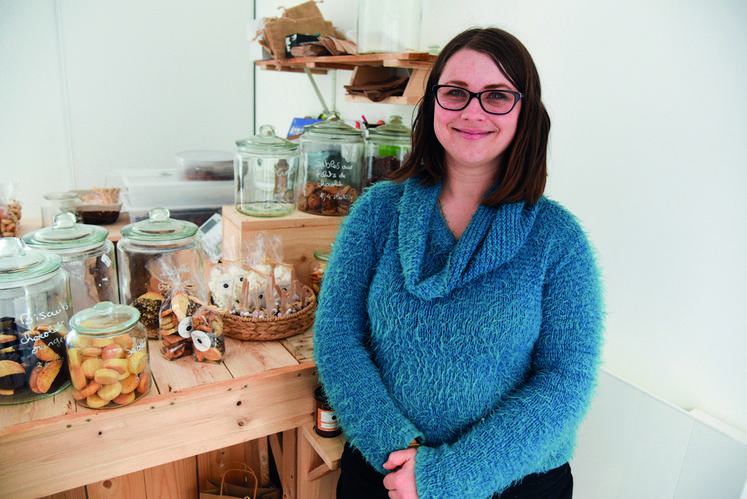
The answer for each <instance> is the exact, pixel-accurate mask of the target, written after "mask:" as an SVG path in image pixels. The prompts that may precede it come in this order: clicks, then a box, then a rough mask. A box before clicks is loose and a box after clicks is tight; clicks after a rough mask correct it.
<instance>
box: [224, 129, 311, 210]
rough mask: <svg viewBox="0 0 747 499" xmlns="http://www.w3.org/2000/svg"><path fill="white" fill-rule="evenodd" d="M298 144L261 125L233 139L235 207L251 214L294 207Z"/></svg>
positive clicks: (292, 208)
mask: <svg viewBox="0 0 747 499" xmlns="http://www.w3.org/2000/svg"><path fill="white" fill-rule="evenodd" d="M298 163H299V153H298V144H296V143H294V142H291V141H289V140H286V139H283V138H281V137H278V136H277V135H276V134H275V128H273V127H272V126H270V125H262V126H261V127H260V128H259V134H257V135H256V136H255V137H250V138H247V139H243V140H237V141H236V156H235V168H236V170H235V178H236V209H237V210H239V211H240V212H241V213H244V214H246V215H251V216H255V217H279V216H283V215H288V214H289V213H291V212H293V210H294V209H295V207H296V196H297V193H298V191H297V189H296V177H297V176H298Z"/></svg>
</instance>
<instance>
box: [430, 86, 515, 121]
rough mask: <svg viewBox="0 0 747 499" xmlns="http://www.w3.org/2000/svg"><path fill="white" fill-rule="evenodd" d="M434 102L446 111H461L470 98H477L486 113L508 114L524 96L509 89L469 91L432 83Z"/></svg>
mask: <svg viewBox="0 0 747 499" xmlns="http://www.w3.org/2000/svg"><path fill="white" fill-rule="evenodd" d="M433 93H434V94H435V95H436V102H438V105H439V106H441V107H442V108H444V109H446V110H447V111H461V110H462V109H464V108H465V107H467V106H468V105H469V103H470V102H471V101H472V99H475V98H476V99H477V100H478V102H479V103H480V106H481V107H482V109H483V111H485V112H486V113H488V114H498V115H500V114H508V113H510V112H511V111H513V109H514V107H516V103H517V102H519V99H521V98H522V97H524V95H523V94H521V93H519V92H513V91H511V90H483V91H482V92H470V91H469V90H467V89H466V88H462V87H455V86H454V85H433Z"/></svg>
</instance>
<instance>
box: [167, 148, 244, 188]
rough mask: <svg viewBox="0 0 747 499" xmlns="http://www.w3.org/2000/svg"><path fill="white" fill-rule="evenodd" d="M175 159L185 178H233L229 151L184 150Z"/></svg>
mask: <svg viewBox="0 0 747 499" xmlns="http://www.w3.org/2000/svg"><path fill="white" fill-rule="evenodd" d="M175 159H176V164H177V166H178V171H179V176H180V177H181V178H183V179H185V180H203V181H204V180H210V181H215V180H233V154H232V153H231V152H229V151H183V152H180V153H177V154H176V157H175Z"/></svg>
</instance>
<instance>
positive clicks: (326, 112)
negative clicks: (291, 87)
mask: <svg viewBox="0 0 747 499" xmlns="http://www.w3.org/2000/svg"><path fill="white" fill-rule="evenodd" d="M303 72H304V73H306V76H308V77H309V81H310V82H311V86H312V87H313V88H314V92H316V97H317V99H319V103H320V104H321V105H322V111H323V112H324V115H325V116H330V115H331V114H332V113H334V112H335V101H336V100H337V99H336V97H337V95H336V93H337V71H332V110H331V111H330V109H329V107H327V103H326V102H325V101H324V97H323V96H322V92H320V91H319V86H318V85H317V84H316V80H314V75H313V74H312V73H311V70H310V69H309V68H303Z"/></svg>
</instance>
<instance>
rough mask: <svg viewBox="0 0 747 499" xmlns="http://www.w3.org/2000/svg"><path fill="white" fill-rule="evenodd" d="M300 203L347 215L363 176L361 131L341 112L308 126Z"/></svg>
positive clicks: (308, 209)
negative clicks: (339, 114) (341, 116)
mask: <svg viewBox="0 0 747 499" xmlns="http://www.w3.org/2000/svg"><path fill="white" fill-rule="evenodd" d="M301 166H302V173H303V174H302V182H301V187H300V190H299V193H298V204H297V207H298V209H299V210H301V211H305V212H307V213H313V214H315V215H331V216H343V215H347V214H348V212H349V210H350V206H351V205H352V204H353V203H354V202H355V200H356V199H358V196H359V195H360V192H361V189H362V187H363V186H362V180H363V178H362V177H363V137H362V135H361V131H360V130H357V129H355V128H353V127H352V126H350V125H347V124H346V123H344V122H343V121H342V120H341V119H340V118H339V117H338V116H333V117H331V118H329V119H328V120H326V121H320V122H318V123H314V124H313V125H308V126H305V127H304V134H303V135H301Z"/></svg>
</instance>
